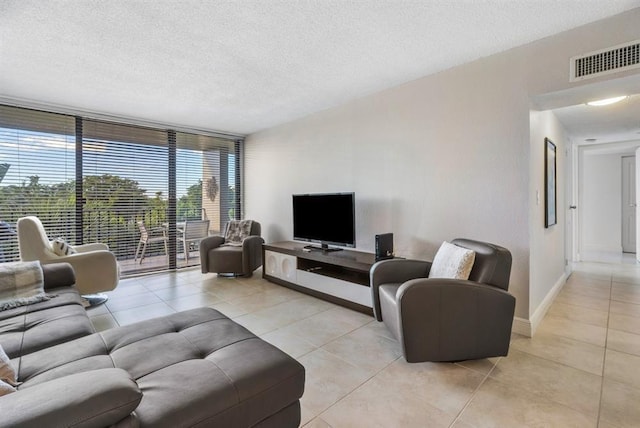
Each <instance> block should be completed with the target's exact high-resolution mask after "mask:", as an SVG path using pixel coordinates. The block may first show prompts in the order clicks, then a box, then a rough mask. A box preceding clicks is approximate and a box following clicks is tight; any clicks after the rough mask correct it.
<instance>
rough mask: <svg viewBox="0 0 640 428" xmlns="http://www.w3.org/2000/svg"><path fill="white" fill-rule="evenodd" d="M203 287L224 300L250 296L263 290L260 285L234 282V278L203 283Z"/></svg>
mask: <svg viewBox="0 0 640 428" xmlns="http://www.w3.org/2000/svg"><path fill="white" fill-rule="evenodd" d="M201 289H202V290H204V291H207V292H209V293H213V294H215V295H217V296H218V297H220V299H222V300H227V301H229V300H233V299H237V298H239V297H246V296H250V295H251V294H256V293H259V292H260V291H261V288H260V286H258V285H251V284H243V283H240V282H233V279H232V278H227V279H225V280H219V281H215V282H209V283H204V282H203V283H202V286H201Z"/></svg>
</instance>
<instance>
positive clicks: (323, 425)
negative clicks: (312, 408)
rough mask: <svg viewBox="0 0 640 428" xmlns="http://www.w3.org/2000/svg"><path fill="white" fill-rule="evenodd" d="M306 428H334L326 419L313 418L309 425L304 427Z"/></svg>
mask: <svg viewBox="0 0 640 428" xmlns="http://www.w3.org/2000/svg"><path fill="white" fill-rule="evenodd" d="M303 426H304V428H333V427H332V426H331V425H329V424H328V423H327V422H326V421H325V420H324V419H322V418H320V417H317V418H313V419H312V420H311V421H310V422H309V423H307V424H304V425H303Z"/></svg>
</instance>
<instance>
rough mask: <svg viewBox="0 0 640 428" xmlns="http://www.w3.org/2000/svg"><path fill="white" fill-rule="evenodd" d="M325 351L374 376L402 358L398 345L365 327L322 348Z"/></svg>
mask: <svg viewBox="0 0 640 428" xmlns="http://www.w3.org/2000/svg"><path fill="white" fill-rule="evenodd" d="M322 349H324V350H325V351H328V352H331V353H332V354H334V355H336V356H338V357H340V358H342V359H343V360H345V361H347V362H349V363H351V364H353V365H354V366H357V367H359V368H361V369H363V370H366V371H367V372H368V373H369V374H370V375H374V374H375V373H377V372H379V371H380V370H382V369H383V368H385V367H386V366H388V365H389V364H391V363H392V362H393V361H395V360H396V359H398V358H400V357H402V351H401V348H400V344H399V343H398V342H397V341H395V340H391V339H388V338H386V337H384V336H379V335H378V334H376V333H375V331H374V330H370V329H366V328H365V327H362V328H359V329H357V330H354V331H352V332H351V333H348V334H346V335H344V336H341V337H339V338H337V339H336V340H333V341H331V342H329V343H327V344H326V345H324V346H323V347H322Z"/></svg>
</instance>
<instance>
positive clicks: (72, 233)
mask: <svg viewBox="0 0 640 428" xmlns="http://www.w3.org/2000/svg"><path fill="white" fill-rule="evenodd" d="M240 143H241V142H240V141H239V140H233V139H228V138H220V137H214V136H209V135H201V134H195V133H194V134H191V133H184V132H175V131H171V130H162V129H155V128H146V127H139V126H132V125H126V124H120V123H113V122H106V121H99V120H93V119H85V118H81V117H74V116H67V115H61V114H53V113H46V112H40V111H35V110H28V109H22V108H15V107H8V106H2V105H0V147H1V148H2V151H1V152H0V257H1V260H4V261H11V260H17V259H18V245H17V237H16V236H15V223H16V221H17V219H18V218H20V217H22V216H26V215H36V216H38V217H39V218H40V219H41V220H42V222H43V224H44V226H45V229H46V231H47V233H48V234H49V238H50V239H53V238H57V237H62V238H64V239H65V240H66V241H68V242H70V243H71V244H82V243H89V242H103V243H106V244H108V245H109V247H110V249H111V251H113V252H114V253H115V255H116V257H117V259H118V261H119V263H120V267H121V272H122V273H123V274H124V275H126V274H131V273H137V272H141V271H148V270H158V269H167V268H180V267H186V266H193V265H197V264H199V262H200V258H199V253H198V250H199V245H198V244H199V241H200V240H201V239H202V238H204V237H206V236H208V235H211V234H218V233H224V230H225V227H226V225H227V223H228V222H229V220H230V219H234V218H239V216H240V209H239V208H240V200H239V198H240V192H239V184H240V182H239V174H238V171H239V161H240V159H239V153H240ZM198 223H199V224H198ZM198 226H199V227H200V229H199V230H200V231H199V232H197V233H195V232H194V233H195V235H194V233H187V231H186V228H187V227H189V228H193V229H194V230H195V228H196V227H198Z"/></svg>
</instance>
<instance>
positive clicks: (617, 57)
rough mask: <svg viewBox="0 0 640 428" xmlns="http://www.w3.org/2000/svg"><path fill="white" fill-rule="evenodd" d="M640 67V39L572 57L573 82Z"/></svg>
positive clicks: (571, 79)
mask: <svg viewBox="0 0 640 428" xmlns="http://www.w3.org/2000/svg"><path fill="white" fill-rule="evenodd" d="M634 68H640V40H636V41H634V42H629V43H625V44H622V45H618V46H613V47H611V48H607V49H602V50H599V51H595V52H589V53H587V54H584V55H578V56H574V57H573V58H571V78H570V79H569V80H570V81H571V82H575V81H578V80H584V79H590V78H592V77H597V76H602V75H604V74H610V73H617V72H619V71H625V70H631V69H634Z"/></svg>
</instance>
